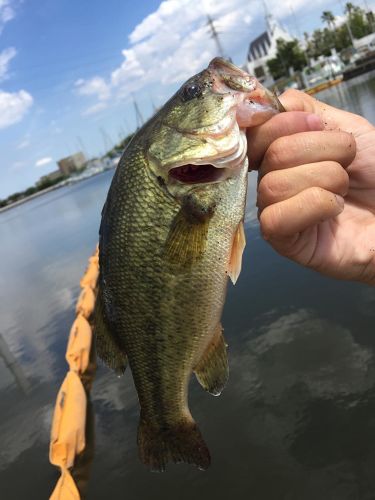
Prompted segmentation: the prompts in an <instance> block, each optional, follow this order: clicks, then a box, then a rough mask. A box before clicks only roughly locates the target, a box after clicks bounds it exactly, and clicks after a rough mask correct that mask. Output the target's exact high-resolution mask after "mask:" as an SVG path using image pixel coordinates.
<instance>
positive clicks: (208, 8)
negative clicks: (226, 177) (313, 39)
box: [0, 0, 375, 198]
mask: <svg viewBox="0 0 375 500" xmlns="http://www.w3.org/2000/svg"><path fill="white" fill-rule="evenodd" d="M353 3H354V5H358V6H360V7H361V8H364V7H365V4H366V2H362V1H361V2H353ZM374 5H375V4H374V3H373V2H372V3H370V2H367V6H368V7H369V8H370V9H372V10H373V9H374ZM254 7H255V9H254ZM267 8H268V10H269V12H271V13H272V14H273V15H274V16H275V17H276V18H277V19H278V21H279V22H280V23H281V24H282V25H283V26H284V27H286V29H287V30H288V31H289V32H290V33H291V35H293V36H294V37H296V38H300V37H301V36H302V34H303V33H304V32H308V33H312V32H313V31H314V29H318V28H321V27H322V26H323V23H322V21H321V19H320V17H321V14H322V12H323V11H324V10H330V11H332V12H333V14H334V15H335V16H336V17H337V18H339V19H340V17H341V18H342V16H343V13H342V6H341V3H340V1H336V2H335V3H334V4H333V5H331V4H328V2H327V1H326V0H325V1H322V0H318V1H317V2H315V3H314V4H313V5H312V3H311V2H308V1H307V0H296V1H295V2H294V4H293V9H291V8H290V7H289V9H288V8H285V6H283V5H281V4H280V3H278V2H276V0H268V1H267ZM207 15H210V17H211V18H212V19H213V20H214V23H215V27H216V29H217V30H218V32H219V36H220V42H221V44H222V45H223V48H224V52H225V54H227V55H228V56H230V57H232V59H233V61H234V63H235V64H238V65H242V64H243V63H244V62H245V60H246V54H247V50H248V47H249V44H250V42H251V41H252V40H253V39H255V38H256V37H257V36H258V35H260V34H261V33H262V32H264V31H265V20H264V16H265V10H264V8H263V7H261V8H259V2H258V4H257V3H256V2H255V0H252V1H245V0H232V1H231V2H230V5H228V2H224V0H217V1H216V2H213V1H212V0H205V1H204V2H203V4H201V5H199V6H198V5H196V4H195V3H193V2H192V0H182V1H178V0H167V1H163V2H160V1H156V0H150V1H148V2H140V3H139V4H136V5H134V4H133V3H131V4H130V2H129V1H126V2H121V1H120V0H109V2H107V4H106V8H105V9H103V6H102V3H101V2H99V1H98V0H94V1H92V2H90V8H87V6H86V5H82V4H80V5H76V4H74V6H73V4H72V2H69V1H68V0H57V1H56V2H54V3H53V5H52V4H51V3H50V2H48V0H39V1H38V5H36V3H35V2H30V1H27V0H26V1H22V0H0V42H1V45H0V129H1V134H0V138H1V139H0V144H1V148H2V152H3V154H2V159H3V161H2V163H1V175H2V183H1V189H0V198H6V197H7V196H9V195H10V194H12V193H14V192H17V191H22V190H24V189H26V188H28V187H30V186H32V185H33V184H35V182H36V181H37V180H38V179H39V178H40V177H41V176H44V175H47V174H48V173H50V172H52V171H54V170H56V169H57V163H56V162H57V161H58V160H60V159H61V158H64V157H66V156H69V155H70V154H73V153H75V152H78V151H82V150H83V152H84V153H85V154H86V156H87V158H91V157H94V156H100V155H101V154H102V153H103V151H104V150H105V148H106V147H107V146H106V143H107V144H108V142H109V143H111V145H112V146H113V145H114V144H115V143H118V142H119V141H120V139H123V138H124V137H125V136H127V135H128V134H130V133H132V132H133V131H134V130H135V128H136V116H135V112H134V108H133V96H134V99H136V101H137V104H138V106H139V107H140V110H141V113H142V115H143V117H144V118H145V119H148V118H149V117H150V116H151V114H152V113H153V109H154V107H155V106H156V107H159V106H161V105H162V104H163V103H164V102H165V101H166V100H167V98H169V96H171V95H172V94H173V93H174V92H175V91H176V90H177V88H178V87H179V86H180V85H181V83H182V82H183V81H184V80H186V79H187V78H189V77H190V76H191V75H192V74H194V73H196V72H198V71H200V70H201V69H203V68H204V67H205V66H206V65H207V64H208V62H209V61H210V59H212V58H213V57H214V56H215V55H217V51H216V47H215V43H214V41H213V40H212V38H211V37H210V31H209V28H208V26H207ZM166 27H168V29H165V28H166ZM202 47H203V50H202Z"/></svg>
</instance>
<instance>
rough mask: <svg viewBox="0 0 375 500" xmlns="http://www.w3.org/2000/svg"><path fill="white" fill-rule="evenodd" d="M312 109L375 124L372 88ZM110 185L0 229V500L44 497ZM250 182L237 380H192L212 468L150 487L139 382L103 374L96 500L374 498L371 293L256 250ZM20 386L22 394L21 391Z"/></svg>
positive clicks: (232, 349)
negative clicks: (211, 386) (215, 392)
mask: <svg viewBox="0 0 375 500" xmlns="http://www.w3.org/2000/svg"><path fill="white" fill-rule="evenodd" d="M317 97H318V98H319V99H321V100H324V101H326V102H329V103H331V104H333V105H336V106H338V107H342V108H345V109H348V110H350V111H355V112H358V113H360V114H362V115H364V116H366V117H367V118H368V119H369V120H370V121H372V122H373V123H374V122H375V106H374V100H375V78H374V75H372V76H371V75H365V76H362V77H359V78H356V79H353V80H350V81H348V82H344V83H343V84H340V85H338V86H336V87H334V88H332V89H328V90H326V91H324V92H322V93H320V94H319V95H317ZM111 175H112V173H111V172H107V173H104V174H100V175H98V176H96V177H94V178H91V179H88V180H85V181H83V182H81V183H80V184H76V185H74V186H66V187H64V188H61V189H59V190H56V191H53V192H50V193H47V194H46V195H43V196H41V197H38V198H36V199H34V200H32V201H30V202H28V203H25V204H23V205H21V206H18V207H16V208H14V209H12V210H9V211H7V212H5V213H3V214H1V215H0V235H1V241H2V246H1V250H0V262H1V271H0V277H1V278H0V279H1V280H2V281H1V284H2V290H3V294H2V300H1V303H0V308H1V316H0V317H1V326H0V333H1V335H2V337H3V339H4V341H5V342H6V344H7V346H8V349H9V350H10V351H11V352H12V353H13V355H14V356H15V358H16V360H17V368H18V371H17V378H15V376H14V375H13V373H14V367H13V372H12V371H11V370H10V369H9V368H7V366H6V365H5V363H4V362H3V361H2V360H1V359H0V391H1V403H0V439H1V443H2V447H1V450H0V484H1V486H2V498H4V500H13V499H14V500H15V499H17V500H19V499H23V498H27V497H30V496H31V497H32V498H38V499H39V498H47V497H48V495H49V494H50V493H51V491H52V489H53V487H54V484H55V482H56V480H57V477H58V474H57V471H56V470H55V469H54V468H53V467H52V466H50V465H49V463H48V443H49V431H50V419H51V413H52V407H53V404H54V401H55V397H56V393H57V391H58V389H59V386H60V383H61V381H62V379H63V377H64V375H65V372H66V369H67V365H66V363H65V360H64V353H65V347H66V341H67V336H68V332H69V329H70V326H71V323H72V320H73V318H74V304H75V301H76V298H77V296H78V293H79V279H80V277H81V275H82V274H83V271H84V268H85V266H86V262H87V258H88V256H89V255H90V254H91V253H92V251H93V250H94V247H95V245H96V242H97V232H98V226H99V220H100V210H101V207H102V204H103V202H104V199H105V196H106V191H107V189H108V185H109V182H110V176H111ZM254 190H255V177H254V176H251V178H250V192H249V203H248V208H247V218H246V233H247V248H246V251H245V257H244V265H243V272H242V274H241V277H240V279H239V281H238V284H237V285H236V287H232V286H231V285H229V293H228V299H227V303H226V306H225V313H224V318H223V324H224V328H225V335H226V339H227V341H228V344H229V362H230V368H231V375H230V381H229V384H228V386H227V388H226V389H225V391H224V392H223V394H222V396H221V397H220V398H213V397H211V396H210V395H208V394H207V393H205V392H204V391H202V390H201V388H200V387H199V386H198V384H197V383H196V381H195V380H192V384H191V392H190V401H191V409H192V412H193V414H194V416H195V418H196V420H197V421H198V423H199V425H200V427H201V430H202V432H203V434H204V436H205V438H206V440H207V443H208V445H209V447H210V450H211V455H212V465H211V468H210V469H209V470H208V471H206V472H200V471H197V470H195V469H194V468H192V467H189V466H186V465H179V466H172V465H171V466H169V468H168V471H167V472H166V473H165V474H152V473H150V472H148V471H147V469H145V468H144V467H143V466H142V465H141V464H140V463H139V460H138V457H137V449H136V429H137V423H138V404H137V399H136V394H135V391H134V387H133V382H132V378H131V374H130V371H129V370H128V371H127V372H126V374H125V376H124V377H122V378H117V377H116V376H115V375H114V374H113V373H112V372H110V371H109V370H107V369H106V368H105V367H103V366H101V365H100V366H99V368H98V371H97V375H96V379H95V382H94V387H93V391H92V402H93V408H94V414H95V457H94V460H93V463H92V469H91V472H90V479H89V485H88V489H87V498H88V499H103V498H108V499H112V498H113V499H117V498H122V497H124V498H128V499H130V500H133V499H138V498H142V499H144V500H148V499H151V498H153V499H158V498H163V500H170V499H175V498H178V499H181V500H184V499H188V498H189V499H190V498H191V497H194V498H196V499H199V500H200V499H202V500H203V499H207V498H215V499H217V500H219V499H224V498H225V499H226V498H227V497H228V495H232V496H233V497H235V498H238V499H241V498H247V497H248V496H250V497H251V498H254V499H255V500H276V499H277V500H280V499H288V500H317V499H319V500H331V499H338V500H349V499H350V500H352V499H359V500H367V499H368V500H370V499H373V498H374V496H375V477H374V474H373V470H374V468H375V449H374V446H373V445H372V443H373V442H374V441H375V418H374V414H375V357H374V356H375V336H374V335H375V331H374V321H375V289H374V288H370V287H366V286H363V285H359V284H354V283H344V282H339V281H334V280H330V279H328V278H324V277H322V276H320V275H318V274H316V273H314V272H312V271H309V270H306V269H303V268H300V267H299V266H297V265H294V264H293V263H291V262H289V261H287V260H285V259H283V258H281V257H279V256H278V255H276V254H275V253H274V252H273V250H272V249H270V248H269V247H268V246H267V244H266V243H264V242H263V240H262V239H261V238H260V235H259V230H258V225H257V221H256V217H255V214H256V210H255V207H254V198H255V196H254ZM21 380H22V382H21Z"/></svg>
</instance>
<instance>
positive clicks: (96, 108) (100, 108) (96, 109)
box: [82, 101, 108, 116]
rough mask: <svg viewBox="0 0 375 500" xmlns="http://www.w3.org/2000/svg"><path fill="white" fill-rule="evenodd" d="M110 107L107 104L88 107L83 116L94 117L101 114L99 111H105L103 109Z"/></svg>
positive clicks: (102, 103) (100, 103)
mask: <svg viewBox="0 0 375 500" xmlns="http://www.w3.org/2000/svg"><path fill="white" fill-rule="evenodd" d="M107 107H108V104H107V103H106V102H103V101H102V102H98V103H97V104H94V105H93V106H90V107H88V108H87V109H85V110H84V111H83V112H82V115H83V116H90V115H94V114H96V113H99V111H103V109H106V108H107Z"/></svg>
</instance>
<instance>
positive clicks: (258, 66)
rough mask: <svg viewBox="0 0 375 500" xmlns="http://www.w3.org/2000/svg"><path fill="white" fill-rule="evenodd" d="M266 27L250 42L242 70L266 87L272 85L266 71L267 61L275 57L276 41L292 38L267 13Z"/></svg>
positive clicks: (290, 39) (270, 76)
mask: <svg viewBox="0 0 375 500" xmlns="http://www.w3.org/2000/svg"><path fill="white" fill-rule="evenodd" d="M266 27H267V30H266V31H265V32H264V33H262V34H261V35H259V36H258V37H257V38H255V40H253V41H252V42H250V46H249V51H248V53H247V62H246V63H245V65H244V69H245V70H246V71H247V72H248V73H250V74H251V75H254V76H256V77H257V79H258V80H259V81H260V82H261V83H263V84H264V85H266V86H268V85H272V84H273V78H272V75H271V74H270V72H269V70H268V67H267V61H268V60H269V59H273V58H274V57H276V54H277V43H276V42H277V40H278V39H279V38H282V39H283V40H286V41H287V42H290V41H292V40H293V37H292V35H291V34H290V33H289V32H288V31H287V30H285V29H284V28H283V27H282V26H281V25H280V24H279V22H278V21H277V20H276V19H275V18H274V17H273V15H272V14H270V13H269V12H267V13H266Z"/></svg>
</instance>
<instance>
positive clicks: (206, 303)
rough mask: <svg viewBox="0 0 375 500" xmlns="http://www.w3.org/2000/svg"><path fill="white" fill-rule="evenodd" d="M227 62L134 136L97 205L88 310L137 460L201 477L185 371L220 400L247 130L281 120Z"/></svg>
mask: <svg viewBox="0 0 375 500" xmlns="http://www.w3.org/2000/svg"><path fill="white" fill-rule="evenodd" d="M281 110H282V107H281V104H280V103H279V101H278V100H277V98H276V97H275V96H274V95H272V94H271V93H270V92H268V91H267V90H266V89H264V88H263V87H262V86H261V85H260V84H259V83H258V82H257V80H256V79H255V78H254V77H252V76H250V75H248V74H247V73H245V72H244V71H242V70H241V69H239V68H237V67H236V66H234V65H233V64H231V63H229V62H227V61H225V60H223V59H218V58H216V59H214V60H213V61H212V62H211V63H210V65H209V66H208V68H207V69H206V70H204V71H202V72H201V73H199V74H198V75H196V76H194V77H192V78H191V79H190V80H188V81H187V82H186V83H185V84H184V85H183V86H182V87H181V89H180V90H179V91H178V92H177V93H176V94H175V95H174V96H173V97H172V98H171V99H170V100H169V101H168V102H167V103H166V104H165V105H164V107H163V108H162V109H161V110H160V111H159V112H158V113H157V114H156V115H155V116H154V117H153V118H152V119H151V120H150V121H149V122H148V123H146V124H145V125H144V126H143V127H142V128H141V129H140V130H139V131H138V132H137V133H136V135H135V137H134V138H133V140H132V141H131V143H130V144H129V146H128V147H127V149H126V151H125V152H124V154H123V156H122V158H121V160H120V163H119V165H118V167H117V171H116V173H115V175H114V178H113V181H112V184H111V187H110V190H109V193H108V197H107V201H106V203H105V206H104V208H103V213H102V223H101V228H100V242H99V259H100V260H99V262H100V278H99V292H98V299H97V305H96V312H95V324H96V345H97V352H98V355H99V357H101V358H102V359H103V360H104V362H106V363H107V364H108V365H109V366H110V367H111V368H113V369H114V370H116V371H117V372H120V373H121V372H123V371H124V370H125V367H126V364H127V360H128V361H129V364H130V367H131V371H132V374H133V378H134V382H135V386H136V389H137V392H138V397H139V402H140V407H141V412H140V423H139V429H138V446H139V453H140V458H141V460H142V461H143V463H145V464H147V465H149V466H150V467H151V468H152V469H153V470H164V469H165V465H166V463H167V462H168V461H173V462H188V463H192V464H195V465H196V466H198V467H199V468H201V469H206V468H207V467H208V465H209V463H210V455H209V451H208V449H207V446H206V444H205V442H204V440H203V438H202V435H201V433H200V431H199V429H198V427H197V425H196V423H195V421H194V419H193V417H192V416H191V413H190V411H189V407H188V401H187V400H188V384H189V379H190V377H191V374H192V372H194V373H195V375H196V377H197V379H198V381H199V382H200V384H201V385H202V387H203V388H204V389H205V390H207V391H208V392H210V393H211V394H214V395H219V394H220V392H221V391H222V389H223V387H224V385H225V383H226V381H227V378H228V362H227V353H226V344H225V340H224V338H223V329H222V326H221V323H220V318H221V313H222V309H223V305H224V300H225V294H226V286H227V280H228V277H230V278H231V280H232V281H233V283H235V282H236V280H237V278H238V276H239V273H240V270H241V259H242V252H243V249H244V246H245V236H244V229H243V218H244V209H245V201H246V187H247V171H248V164H247V156H246V155H247V142H246V135H245V128H246V127H250V126H254V125H259V124H260V123H262V122H264V121H265V120H267V119H268V118H270V117H271V116H272V115H274V114H275V113H277V112H278V111H281Z"/></svg>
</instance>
